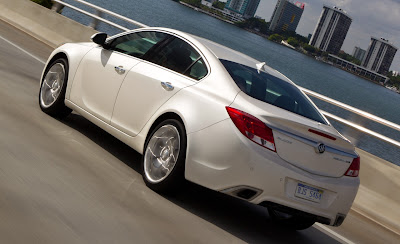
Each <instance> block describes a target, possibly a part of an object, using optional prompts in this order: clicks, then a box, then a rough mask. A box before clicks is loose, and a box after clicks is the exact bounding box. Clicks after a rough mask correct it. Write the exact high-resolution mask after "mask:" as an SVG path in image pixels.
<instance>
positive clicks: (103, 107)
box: [70, 31, 167, 123]
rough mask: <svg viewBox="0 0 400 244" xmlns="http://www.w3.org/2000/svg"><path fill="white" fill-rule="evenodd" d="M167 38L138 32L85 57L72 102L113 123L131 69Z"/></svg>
mask: <svg viewBox="0 0 400 244" xmlns="http://www.w3.org/2000/svg"><path fill="white" fill-rule="evenodd" d="M166 36H167V35H165V34H162V33H160V34H155V33H154V32H145V31H143V32H135V33H129V34H126V35H122V36H119V37H117V38H115V39H113V40H111V41H110V44H109V48H107V49H105V48H102V47H100V46H99V47H96V48H94V49H92V50H91V51H90V52H89V53H87V54H86V55H85V57H84V58H83V59H82V61H81V63H80V65H79V68H78V70H77V73H76V76H75V79H74V82H73V86H72V90H71V96H70V99H71V101H72V102H73V103H75V104H76V105H78V106H79V107H81V108H83V109H84V110H86V111H87V112H89V113H90V114H92V115H94V116H96V117H97V118H99V119H101V120H102V121H104V122H106V123H110V121H111V116H112V112H113V109H114V104H115V99H116V98H117V94H118V92H119V90H120V88H121V84H122V82H123V80H124V79H125V77H126V76H127V74H128V73H129V70H131V69H132V68H133V67H134V66H135V65H137V64H139V63H140V62H141V57H142V56H144V55H145V54H146V52H147V51H148V50H150V49H151V48H152V47H153V46H155V45H156V44H157V43H158V42H160V41H162V40H163V39H164V38H165V37H166Z"/></svg>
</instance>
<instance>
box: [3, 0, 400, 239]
mask: <svg viewBox="0 0 400 244" xmlns="http://www.w3.org/2000/svg"><path fill="white" fill-rule="evenodd" d="M0 18H1V19H3V20H5V21H7V22H9V23H10V24H12V25H14V26H15V27H17V28H19V29H22V30H23V31H25V32H28V33H29V34H31V35H32V36H34V37H36V38H37V39H39V40H41V41H43V42H45V43H47V44H48V45H50V46H52V47H56V46H58V45H60V44H62V43H65V42H79V41H89V37H90V36H91V35H92V34H94V33H96V31H95V30H93V29H91V28H89V27H86V26H83V25H81V24H79V23H77V22H75V21H73V20H71V19H68V18H66V17H64V16H62V15H60V14H57V13H55V12H54V11H50V10H48V9H46V8H43V7H42V6H39V5H37V4H35V3H32V2H31V1H29V0H18V1H9V0H0ZM357 151H358V153H359V154H360V156H361V171H360V178H361V186H360V190H359V192H358V194H357V197H356V199H355V201H354V204H353V207H352V209H353V210H354V211H357V212H358V213H361V214H362V215H364V216H365V217H367V218H369V219H371V220H373V221H375V222H376V223H378V224H380V225H382V226H384V227H386V228H387V229H389V230H391V231H393V232H395V233H397V234H399V235H400V194H399V193H400V190H399V189H400V167H399V166H396V165H394V164H391V163H389V162H387V161H385V160H383V159H381V158H378V157H376V156H374V155H372V154H370V153H367V152H365V151H362V150H360V149H358V150H357Z"/></svg>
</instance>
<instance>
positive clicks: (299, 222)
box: [268, 208, 315, 230]
mask: <svg viewBox="0 0 400 244" xmlns="http://www.w3.org/2000/svg"><path fill="white" fill-rule="evenodd" d="M268 213H269V216H270V218H271V219H272V220H273V221H274V222H276V223H277V224H279V225H281V226H282V227H284V228H287V229H290V230H305V229H307V228H309V227H311V226H312V225H313V224H314V223H315V221H314V220H313V219H310V218H305V217H303V216H299V215H295V214H286V213H283V212H280V211H278V210H275V209H273V208H268Z"/></svg>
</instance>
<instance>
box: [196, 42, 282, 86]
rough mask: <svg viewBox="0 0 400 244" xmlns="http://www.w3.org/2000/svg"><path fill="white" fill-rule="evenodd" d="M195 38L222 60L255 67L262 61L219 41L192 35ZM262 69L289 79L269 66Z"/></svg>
mask: <svg viewBox="0 0 400 244" xmlns="http://www.w3.org/2000/svg"><path fill="white" fill-rule="evenodd" d="M193 37H194V38H195V39H197V40H198V41H199V42H200V43H201V44H203V45H204V46H206V47H207V48H208V49H209V50H210V51H211V52H212V53H214V55H215V56H216V57H217V58H218V59H223V60H228V61H232V62H235V63H239V64H243V65H246V66H249V67H252V68H255V69H257V64H260V63H262V62H261V61H258V60H257V59H254V58H252V57H250V56H248V55H246V54H243V53H241V52H238V51H236V50H233V49H231V48H228V47H225V46H223V45H221V44H219V43H216V42H213V41H210V40H208V39H205V38H202V37H198V36H193ZM264 70H265V71H266V72H267V73H269V74H271V75H274V76H276V77H278V78H280V79H283V80H289V79H288V78H287V77H286V76H284V75H283V74H281V73H280V72H279V71H277V70H275V69H273V68H271V67H269V66H268V64H267V65H266V66H264Z"/></svg>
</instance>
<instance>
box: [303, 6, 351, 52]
mask: <svg viewBox="0 0 400 244" xmlns="http://www.w3.org/2000/svg"><path fill="white" fill-rule="evenodd" d="M351 21H352V20H351V18H350V16H349V15H347V13H346V12H345V11H343V10H342V9H340V8H337V7H333V8H331V7H328V6H325V5H324V9H323V10H322V13H321V16H320V17H319V20H318V24H317V26H316V27H315V30H314V33H313V36H312V37H311V40H310V42H309V44H310V45H311V46H314V47H316V48H319V49H320V50H322V51H324V52H329V53H333V54H337V53H339V51H340V49H341V48H342V45H343V42H344V39H345V38H346V35H347V32H348V31H349V28H350V25H351Z"/></svg>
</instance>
